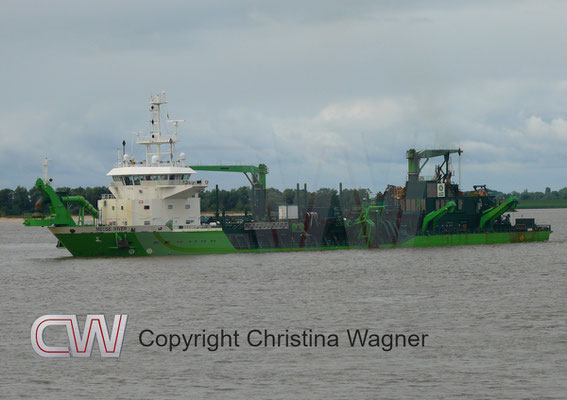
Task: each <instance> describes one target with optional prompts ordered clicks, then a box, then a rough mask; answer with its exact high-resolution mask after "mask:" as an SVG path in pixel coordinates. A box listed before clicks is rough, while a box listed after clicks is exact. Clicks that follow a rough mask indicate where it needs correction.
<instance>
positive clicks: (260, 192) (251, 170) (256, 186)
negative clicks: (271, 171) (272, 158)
mask: <svg viewBox="0 0 567 400" xmlns="http://www.w3.org/2000/svg"><path fill="white" fill-rule="evenodd" d="M191 168H192V169H194V170H195V171H211V172H241V173H243V174H244V176H246V179H248V182H250V185H251V186H252V212H253V214H254V216H255V217H256V218H257V219H264V217H265V216H266V175H267V174H268V167H267V166H266V164H259V165H258V166H256V165H192V166H191Z"/></svg>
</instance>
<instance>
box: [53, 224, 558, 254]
mask: <svg viewBox="0 0 567 400" xmlns="http://www.w3.org/2000/svg"><path fill="white" fill-rule="evenodd" d="M51 230H52V232H53V233H54V235H55V236H56V237H57V238H58V239H59V242H60V244H61V247H65V248H66V249H67V250H69V252H71V254H72V255H73V256H76V257H101V256H109V257H116V256H125V257H129V256H164V255H187V254H225V253H237V252H270V251H304V250H337V249H353V248H365V247H364V246H322V247H294V248H273V247H265V248H257V249H242V250H241V249H236V248H235V247H234V246H233V245H232V243H231V242H230V240H229V239H228V237H227V236H226V234H225V233H224V232H223V231H222V230H209V231H185V232H179V231H178V232H170V231H163V232H158V231H143V232H120V233H117V232H80V230H81V228H76V231H75V232H74V233H70V232H68V228H63V229H62V228H51ZM550 234H551V231H533V232H494V233H469V234H456V235H423V236H415V237H413V238H411V239H409V240H407V241H405V242H403V243H397V244H390V245H382V246H380V247H385V248H387V247H433V246H459V245H479V244H503V243H521V242H542V241H546V240H548V239H549V235H550Z"/></svg>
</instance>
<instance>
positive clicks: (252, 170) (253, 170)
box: [191, 164, 268, 189]
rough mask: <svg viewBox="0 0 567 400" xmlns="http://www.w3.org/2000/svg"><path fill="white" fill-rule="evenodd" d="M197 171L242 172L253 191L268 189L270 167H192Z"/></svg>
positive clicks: (262, 165) (261, 165)
mask: <svg viewBox="0 0 567 400" xmlns="http://www.w3.org/2000/svg"><path fill="white" fill-rule="evenodd" d="M191 168H192V169H194V170H195V171H213V172H242V173H243V174H244V176H246V178H247V179H248V181H249V182H250V184H251V185H252V188H253V189H256V188H261V189H266V175H267V174H268V167H267V166H266V165H265V164H260V165H258V166H255V165H195V166H191Z"/></svg>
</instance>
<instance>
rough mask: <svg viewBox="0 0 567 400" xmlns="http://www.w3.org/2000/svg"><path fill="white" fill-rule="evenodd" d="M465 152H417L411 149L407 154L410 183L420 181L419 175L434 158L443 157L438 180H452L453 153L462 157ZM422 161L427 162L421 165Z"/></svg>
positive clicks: (456, 150) (439, 150)
mask: <svg viewBox="0 0 567 400" xmlns="http://www.w3.org/2000/svg"><path fill="white" fill-rule="evenodd" d="M462 152H463V151H462V150H461V149H435V150H415V149H409V150H408V151H407V152H406V158H407V159H408V181H417V180H419V174H420V173H421V170H422V169H423V167H425V164H427V162H428V161H429V159H430V158H433V157H443V158H444V161H443V163H442V164H441V165H439V166H438V167H437V169H436V171H435V172H436V175H437V177H438V179H440V180H441V179H443V180H447V178H449V179H450V172H449V156H450V155H451V154H453V153H457V154H459V155H461V153H462ZM421 160H425V161H424V162H423V163H421Z"/></svg>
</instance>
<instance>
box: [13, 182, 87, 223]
mask: <svg viewBox="0 0 567 400" xmlns="http://www.w3.org/2000/svg"><path fill="white" fill-rule="evenodd" d="M35 187H36V188H38V189H39V191H40V192H41V193H42V194H43V196H44V198H45V199H46V202H47V207H48V209H49V217H48V218H27V219H26V220H25V221H24V225H26V226H51V225H54V226H76V225H77V224H76V223H75V220H73V217H71V214H70V213H69V208H68V207H69V204H78V205H79V218H78V223H79V225H80V226H82V225H84V224H85V211H87V212H88V213H89V214H90V215H91V216H92V217H93V220H94V219H96V218H98V211H97V210H96V208H94V207H93V205H92V204H91V203H89V202H88V201H87V200H86V199H85V198H84V197H83V196H59V195H58V194H57V193H56V192H55V190H53V188H52V187H51V185H49V184H46V183H45V182H44V181H43V179H41V178H38V179H37V181H36V182H35ZM93 223H94V221H93Z"/></svg>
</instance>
